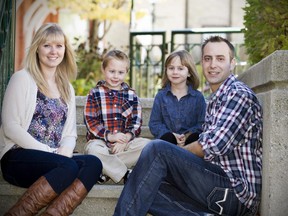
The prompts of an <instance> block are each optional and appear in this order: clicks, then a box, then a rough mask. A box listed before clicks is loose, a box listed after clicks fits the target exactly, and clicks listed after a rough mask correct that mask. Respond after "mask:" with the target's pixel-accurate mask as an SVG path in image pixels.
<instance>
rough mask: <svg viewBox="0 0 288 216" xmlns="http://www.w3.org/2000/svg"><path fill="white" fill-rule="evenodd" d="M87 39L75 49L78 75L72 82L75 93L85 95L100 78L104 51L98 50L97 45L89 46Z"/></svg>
mask: <svg viewBox="0 0 288 216" xmlns="http://www.w3.org/2000/svg"><path fill="white" fill-rule="evenodd" d="M75 40H76V41H77V40H78V39H77V38H75ZM87 43H88V42H87V41H85V42H83V43H81V44H79V45H78V47H77V49H76V50H75V52H76V55H77V58H78V61H77V66H78V71H79V73H78V77H77V80H75V81H74V82H72V85H73V87H74V89H75V94H76V95H79V96H80V95H82V96H85V95H86V94H87V93H88V92H89V90H90V89H91V88H92V87H94V86H95V85H96V82H97V81H99V80H100V79H101V76H102V73H101V62H102V59H103V55H104V54H105V53H106V51H105V50H104V52H100V50H99V48H98V47H97V46H92V47H89V46H88V45H87Z"/></svg>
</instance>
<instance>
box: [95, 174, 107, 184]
mask: <svg viewBox="0 0 288 216" xmlns="http://www.w3.org/2000/svg"><path fill="white" fill-rule="evenodd" d="M108 180H109V179H108V177H107V176H105V175H103V174H101V175H100V177H99V179H98V181H97V183H98V184H104V183H105V182H107V181H108Z"/></svg>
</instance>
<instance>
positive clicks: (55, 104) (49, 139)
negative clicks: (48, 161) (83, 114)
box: [28, 90, 68, 148]
mask: <svg viewBox="0 0 288 216" xmlns="http://www.w3.org/2000/svg"><path fill="white" fill-rule="evenodd" d="M67 112H68V107H67V104H66V103H65V102H64V100H63V99H61V98H60V99H58V98H48V97H46V96H45V95H44V94H43V93H41V92H40V91H39V90H38V92H37V101H36V108H35V112H34V114H33V117H32V121H31V124H30V126H29V128H28V133H30V134H31V136H33V137H34V138H35V139H37V140H38V141H39V142H41V143H44V144H47V145H48V146H49V147H51V148H58V147H59V142H60V140H61V135H62V131H63V128H64V124H65V122H66V118H67Z"/></svg>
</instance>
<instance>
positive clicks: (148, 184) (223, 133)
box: [114, 36, 262, 216]
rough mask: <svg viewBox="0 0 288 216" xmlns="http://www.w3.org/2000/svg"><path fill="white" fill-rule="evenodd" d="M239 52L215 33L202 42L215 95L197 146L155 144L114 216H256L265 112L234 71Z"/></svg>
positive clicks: (139, 164) (142, 158)
mask: <svg viewBox="0 0 288 216" xmlns="http://www.w3.org/2000/svg"><path fill="white" fill-rule="evenodd" d="M234 66H235V58H234V47H233V45H232V44H231V43H230V42H229V41H227V40H226V39H224V38H221V37H219V36H213V37H211V38H209V39H207V40H206V41H205V42H204V43H203V45H202V68H203V72H204V76H205V78H206V80H207V81H208V82H209V84H210V88H211V90H212V95H211V96H210V98H209V102H208V104H207V110H206V116H205V123H204V125H203V133H201V134H200V136H199V139H198V141H196V142H193V143H191V144H189V145H186V146H183V147H181V146H180V147H179V146H175V145H171V144H169V143H167V142H165V141H162V140H153V141H151V142H150V143H149V144H148V145H147V146H146V147H145V148H144V149H143V151H142V154H141V156H140V158H139V160H138V162H137V165H136V166H135V168H134V170H133V172H132V173H131V175H130V178H129V179H128V182H127V183H126V185H125V187H124V189H123V191H122V194H121V196H120V198H119V201H118V204H117V206H116V208H115V214H114V215H137V216H140V215H146V213H147V212H149V213H151V214H152V215H157V216H158V215H165V216H166V215H177V216H179V215H185V216H186V215H209V214H210V215H211V214H212V215H230V216H235V215H237V216H238V215H239V216H240V215H245V216H246V215H255V214H256V213H257V209H258V206H259V203H260V193H261V171H262V109H261V106H260V104H259V102H258V100H257V98H256V96H255V94H254V93H253V92H252V91H251V90H250V89H249V88H248V87H247V86H246V85H245V84H243V83H242V82H240V81H238V80H237V79H236V78H235V76H234V75H233V74H232V72H231V71H232V70H233V69H234ZM187 117H188V116H187Z"/></svg>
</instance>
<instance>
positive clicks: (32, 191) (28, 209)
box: [4, 176, 57, 216]
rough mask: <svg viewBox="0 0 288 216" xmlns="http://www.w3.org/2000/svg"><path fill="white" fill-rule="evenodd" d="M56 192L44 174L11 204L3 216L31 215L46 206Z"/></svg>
mask: <svg viewBox="0 0 288 216" xmlns="http://www.w3.org/2000/svg"><path fill="white" fill-rule="evenodd" d="M56 196H57V194H56V193H55V191H54V190H53V188H52V187H51V186H50V184H49V183H48V181H47V180H46V178H45V177H44V176H41V177H40V178H39V179H38V180H37V181H36V182H34V183H33V184H32V185H31V186H30V187H29V188H28V189H27V190H26V192H25V193H24V194H23V195H22V197H20V199H19V200H18V201H17V203H16V204H15V205H14V206H12V207H11V208H10V209H9V210H8V212H7V213H5V214H4V215H5V216H13V215H15V216H20V215H21V216H24V215H25V216H28V215H29V216H30V215H31V216H32V215H36V214H37V213H38V211H40V210H41V209H42V208H44V207H45V206H47V205H48V204H49V203H50V202H51V201H52V200H53V199H55V197H56Z"/></svg>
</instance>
